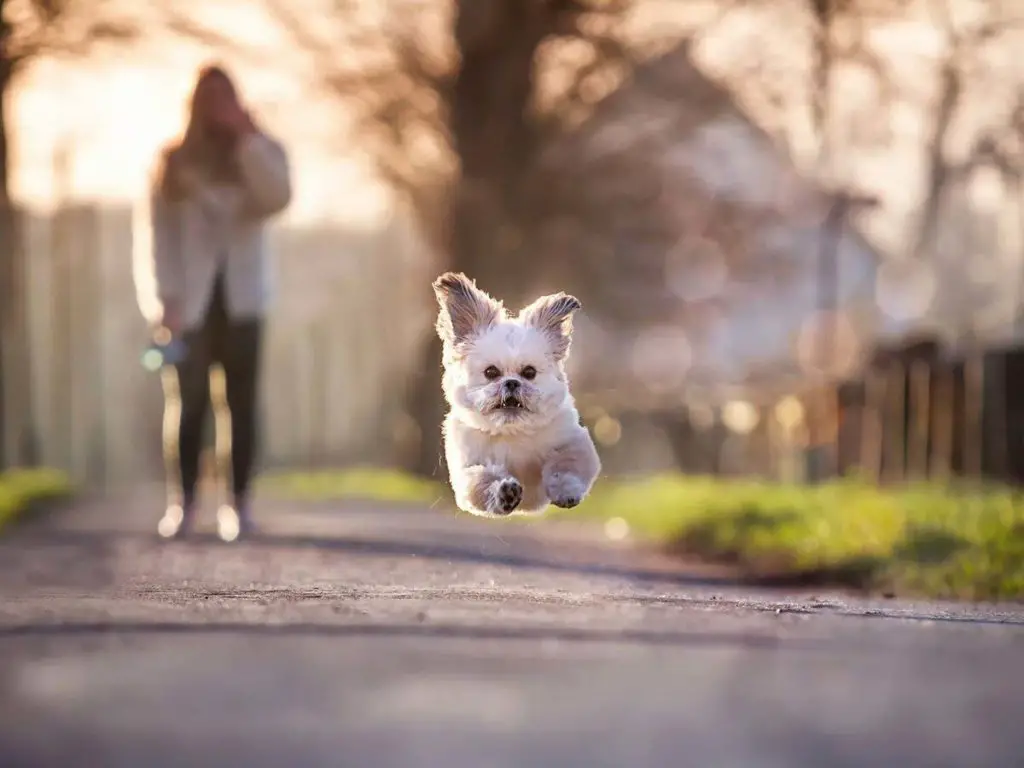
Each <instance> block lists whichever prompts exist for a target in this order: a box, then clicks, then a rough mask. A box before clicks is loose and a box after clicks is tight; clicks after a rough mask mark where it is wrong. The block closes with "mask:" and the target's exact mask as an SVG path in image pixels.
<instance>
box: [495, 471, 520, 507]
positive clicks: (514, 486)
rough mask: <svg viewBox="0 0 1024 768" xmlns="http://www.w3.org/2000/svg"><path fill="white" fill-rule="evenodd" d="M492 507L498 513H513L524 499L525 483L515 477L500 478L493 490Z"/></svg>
mask: <svg viewBox="0 0 1024 768" xmlns="http://www.w3.org/2000/svg"><path fill="white" fill-rule="evenodd" d="M491 496H492V498H491V505H490V506H491V509H490V510H489V511H491V512H493V513H494V514H496V515H508V514H511V513H512V512H513V511H514V510H515V508H516V507H518V506H519V504H520V502H522V500H523V485H522V483H520V482H519V481H518V480H516V479H515V478H514V477H506V478H504V479H503V480H498V481H497V482H496V483H495V484H494V485H493V486H492V491H491Z"/></svg>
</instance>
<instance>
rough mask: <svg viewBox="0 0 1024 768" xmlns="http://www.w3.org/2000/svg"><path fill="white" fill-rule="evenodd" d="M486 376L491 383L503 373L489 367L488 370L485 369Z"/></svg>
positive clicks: (491, 366)
mask: <svg viewBox="0 0 1024 768" xmlns="http://www.w3.org/2000/svg"><path fill="white" fill-rule="evenodd" d="M484 376H486V377H487V378H488V379H490V380H491V381H494V380H495V379H496V378H498V377H499V376H501V371H499V370H498V369H497V368H496V367H494V366H493V365H488V366H487V367H486V368H484Z"/></svg>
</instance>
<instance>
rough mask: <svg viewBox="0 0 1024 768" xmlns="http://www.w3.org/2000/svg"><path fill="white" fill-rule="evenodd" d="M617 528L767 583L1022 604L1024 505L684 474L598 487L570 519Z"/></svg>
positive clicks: (998, 497) (934, 490)
mask: <svg viewBox="0 0 1024 768" xmlns="http://www.w3.org/2000/svg"><path fill="white" fill-rule="evenodd" d="M557 515H558V516H559V517H568V516H571V515H572V516H578V517H590V518H597V519H601V520H608V519H611V518H623V519H624V520H625V521H626V522H627V523H628V524H629V526H630V528H631V530H632V531H634V532H635V533H636V534H638V535H640V536H642V537H646V538H649V539H653V540H655V541H657V542H660V543H662V544H663V545H664V546H665V547H667V548H668V549H670V550H671V551H674V552H677V553H680V554H685V555H689V556H698V557H701V558H703V559H706V560H711V561H717V562H724V563H731V564H733V565H735V566H736V567H737V568H738V569H739V570H740V571H741V572H742V573H743V574H744V575H745V576H747V577H749V578H751V579H753V580H760V581H763V582H767V583H772V582H774V583H781V584H786V583H790V584H797V583H807V584H810V583H819V584H833V585H843V586H851V587H856V588H860V589H866V590H870V591H876V592H883V593H892V594H899V595H914V596H928V597H946V598H969V599H976V600H995V599H1021V598H1024V497H1022V496H1021V495H1019V494H1017V493H1014V492H1012V491H1010V490H1007V489H984V490H982V489H971V490H968V489H961V490H959V491H955V490H952V489H950V488H949V487H945V486H939V485H927V484H922V485H918V486H910V487H904V488H899V489H894V488H890V489H884V488H877V487H874V486H871V485H868V484H864V483H859V482H857V481H853V480H844V481H837V482H834V483H829V484H824V485H819V486H783V485H773V484H767V483H758V482H749V481H734V480H719V479H711V478H699V477H687V476H680V475H670V476H658V477H651V478H648V479H644V480H638V481H632V482H606V483H604V485H601V484H599V485H598V486H597V488H595V492H594V493H593V494H592V496H591V497H590V498H589V499H588V500H587V501H586V502H584V504H583V505H582V506H580V507H579V508H577V509H576V510H571V511H563V512H559V513H557Z"/></svg>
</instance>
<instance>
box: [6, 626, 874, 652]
mask: <svg viewBox="0 0 1024 768" xmlns="http://www.w3.org/2000/svg"><path fill="white" fill-rule="evenodd" d="M115 634H116V635H118V636H124V635H129V634H135V635H246V636H250V635H251V636H258V637H304V638H309V637H330V638H345V637H388V638H402V637H409V638H438V639H447V640H529V641H554V642H573V643H608V644H621V643H628V644H641V645H655V646H694V647H701V646H703V647H723V646H729V647H743V648H750V649H764V650H801V651H803V650H809V649H812V650H813V649H815V648H817V649H821V650H830V651H835V650H836V643H835V642H834V641H828V642H825V641H822V640H809V639H798V638H786V639H782V638H779V637H774V636H769V635H759V634H756V633H752V632H678V631H658V630H633V629H581V628H576V627H485V626H473V625H462V624H428V623H416V624H410V623H373V624H325V623H314V622H295V623H282V624H254V623H246V622H200V623H193V624H185V623H181V622H116V621H115V622H104V621H100V622H69V623H62V624H52V623H38V624H24V625H21V626H12V627H0V640H4V639H8V638H17V637H71V636H100V637H102V636H104V635H115ZM857 647H861V645H860V644H859V645H858V646H857Z"/></svg>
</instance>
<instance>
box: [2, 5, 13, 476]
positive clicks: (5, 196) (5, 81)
mask: <svg viewBox="0 0 1024 768" xmlns="http://www.w3.org/2000/svg"><path fill="white" fill-rule="evenodd" d="M5 5H6V2H5V0H0V471H2V470H4V469H5V468H6V467H7V466H8V465H9V464H10V462H11V457H10V456H8V455H7V454H8V452H7V444H8V434H7V433H8V419H7V396H8V390H9V388H10V386H9V381H8V378H7V366H6V363H7V359H8V355H9V354H10V343H9V339H10V336H11V332H10V328H11V318H12V315H13V313H14V301H13V299H14V258H15V248H14V212H13V211H12V210H11V202H10V194H9V190H10V178H9V169H8V141H7V139H8V136H7V96H8V91H9V90H10V83H11V75H12V69H13V66H12V62H11V61H10V60H9V59H7V58H5V57H4V53H5V51H6V41H7V37H8V34H9V32H10V25H9V24H8V23H7V21H6V18H5V17H4V15H3V14H4V11H5V8H4V6H5Z"/></svg>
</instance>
